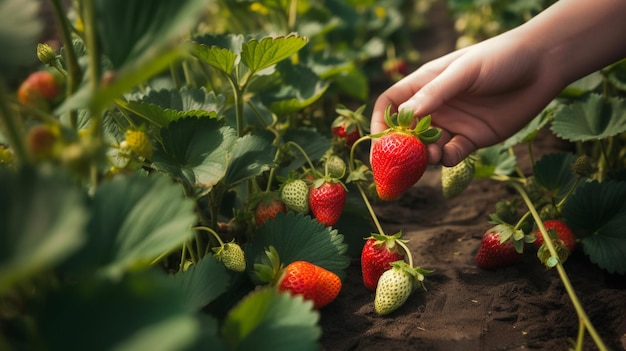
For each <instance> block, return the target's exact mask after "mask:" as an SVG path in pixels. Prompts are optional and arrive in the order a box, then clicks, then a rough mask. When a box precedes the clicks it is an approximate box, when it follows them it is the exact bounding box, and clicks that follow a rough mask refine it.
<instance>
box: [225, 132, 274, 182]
mask: <svg viewBox="0 0 626 351" xmlns="http://www.w3.org/2000/svg"><path fill="white" fill-rule="evenodd" d="M275 154H276V146H274V145H272V141H271V140H267V139H266V138H263V137H261V136H257V135H245V136H243V137H242V138H238V139H237V141H236V142H235V145H234V146H233V148H232V150H231V153H230V158H231V161H230V164H229V165H228V169H227V170H226V175H225V176H224V182H225V183H226V184H227V186H229V187H231V186H233V185H234V184H237V183H239V182H241V181H243V180H246V179H250V178H252V177H254V176H257V175H260V174H261V173H263V172H264V171H266V170H269V169H270V166H272V164H273V163H274V155H275Z"/></svg>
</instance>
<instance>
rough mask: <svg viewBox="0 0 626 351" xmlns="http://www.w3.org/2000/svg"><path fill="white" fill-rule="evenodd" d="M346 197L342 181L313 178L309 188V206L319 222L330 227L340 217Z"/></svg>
mask: <svg viewBox="0 0 626 351" xmlns="http://www.w3.org/2000/svg"><path fill="white" fill-rule="evenodd" d="M346 197H347V194H346V188H345V186H344V185H343V183H341V182H340V181H334V180H330V179H325V178H320V179H317V180H315V181H314V182H313V185H311V187H310V189H309V208H310V209H311V213H312V214H313V216H314V217H315V218H316V219H317V220H318V221H319V222H321V223H323V224H324V225H326V226H327V227H330V226H333V225H334V224H335V223H337V221H338V220H339V217H341V213H342V212H343V207H344V206H345V204H346Z"/></svg>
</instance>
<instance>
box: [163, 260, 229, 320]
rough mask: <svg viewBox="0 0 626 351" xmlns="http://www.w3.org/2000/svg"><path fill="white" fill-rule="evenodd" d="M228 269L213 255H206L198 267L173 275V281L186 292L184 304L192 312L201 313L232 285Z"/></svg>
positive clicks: (194, 266) (193, 266)
mask: <svg viewBox="0 0 626 351" xmlns="http://www.w3.org/2000/svg"><path fill="white" fill-rule="evenodd" d="M226 269H227V268H226V267H225V266H224V264H223V263H221V262H219V261H218V260H216V259H215V258H214V257H213V255H206V256H204V257H203V258H202V259H201V260H200V261H198V263H197V264H196V265H192V266H191V267H189V268H188V269H187V270H185V271H180V272H178V273H176V274H175V275H173V276H172V279H173V280H174V284H175V285H176V286H178V287H179V288H180V290H181V291H182V292H184V297H183V303H184V304H185V305H186V306H187V307H188V308H189V309H190V310H196V311H199V310H200V309H202V308H203V307H204V306H206V305H208V304H209V303H210V302H211V301H213V300H215V299H216V298H217V297H218V296H220V295H221V294H222V293H224V292H226V290H227V288H228V286H229V284H230V275H229V274H228V272H227V270H226Z"/></svg>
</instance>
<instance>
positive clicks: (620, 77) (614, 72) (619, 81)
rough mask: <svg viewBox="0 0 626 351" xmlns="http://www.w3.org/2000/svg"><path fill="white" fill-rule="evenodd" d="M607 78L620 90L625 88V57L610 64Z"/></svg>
mask: <svg viewBox="0 0 626 351" xmlns="http://www.w3.org/2000/svg"><path fill="white" fill-rule="evenodd" d="M608 77H609V80H610V81H611V83H613V84H614V85H615V86H616V87H618V88H619V89H621V90H626V59H624V60H621V61H619V62H617V63H615V64H614V65H613V66H611V69H610V72H609V75H608Z"/></svg>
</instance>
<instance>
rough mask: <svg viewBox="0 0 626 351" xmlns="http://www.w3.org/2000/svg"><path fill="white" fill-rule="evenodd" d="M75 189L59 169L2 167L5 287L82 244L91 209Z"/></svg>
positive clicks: (0, 253)
mask: <svg viewBox="0 0 626 351" xmlns="http://www.w3.org/2000/svg"><path fill="white" fill-rule="evenodd" d="M76 189H77V188H76V187H75V186H73V183H72V182H71V181H70V180H69V179H68V178H66V177H64V176H63V175H62V174H59V173H48V172H46V173H43V172H37V171H34V170H29V169H24V170H22V171H20V172H17V173H15V172H12V171H9V170H7V169H6V168H0V199H2V201H0V293H1V292H5V291H6V290H7V289H9V288H11V287H12V286H14V284H16V283H18V282H20V281H23V280H25V279H28V278H29V277H31V276H32V275H34V274H37V273H39V272H40V271H42V270H48V269H51V268H52V267H56V266H57V265H58V264H59V263H60V262H61V261H62V260H64V259H65V258H67V257H68V256H69V255H71V254H72V253H74V252H76V251H77V250H78V249H79V248H80V247H81V246H82V245H83V243H84V242H85V227H86V224H87V218H88V212H87V207H86V202H85V201H84V200H85V199H84V196H83V194H82V193H81V192H80V191H77V190H76Z"/></svg>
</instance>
